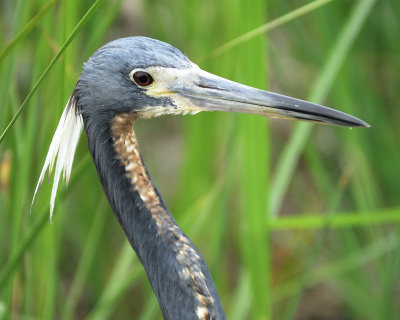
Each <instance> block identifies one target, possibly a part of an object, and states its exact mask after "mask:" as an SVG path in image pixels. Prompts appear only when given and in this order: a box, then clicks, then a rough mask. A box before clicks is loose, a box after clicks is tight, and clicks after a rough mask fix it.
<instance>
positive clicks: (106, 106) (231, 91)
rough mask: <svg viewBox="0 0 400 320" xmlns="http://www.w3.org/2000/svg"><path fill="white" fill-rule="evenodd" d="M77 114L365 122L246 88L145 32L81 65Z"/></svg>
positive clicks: (362, 124)
mask: <svg viewBox="0 0 400 320" xmlns="http://www.w3.org/2000/svg"><path fill="white" fill-rule="evenodd" d="M76 95H77V98H78V99H77V100H78V104H77V107H78V109H79V110H80V112H81V113H82V115H83V116H84V117H85V116H88V117H90V116H91V115H98V114H101V115H109V116H113V115H115V114H119V113H136V114H137V116H138V117H139V118H152V117H155V116H160V115H165V114H188V113H197V112H200V111H232V112H242V113H252V114H257V115H261V116H266V117H273V118H285V119H298V120H305V121H312V122H318V123H324V124H334V125H341V126H349V127H368V126H369V125H368V124H367V123H366V122H364V121H362V120H359V119H357V118H355V117H353V116H350V115H347V114H345V113H343V112H340V111H337V110H334V109H331V108H327V107H323V106H321V105H317V104H314V103H311V102H307V101H303V100H299V99H295V98H291V97H287V96H283V95H280V94H276V93H272V92H268V91H264V90H260V89H256V88H252V87H248V86H245V85H242V84H239V83H236V82H233V81H229V80H226V79H224V78H221V77H218V76H216V75H213V74H211V73H208V72H206V71H203V70H201V69H200V68H199V67H198V66H197V65H196V64H194V63H192V62H191V61H190V60H189V59H188V58H187V57H186V56H185V55H184V54H183V53H182V52H181V51H179V50H178V49H176V48H174V47H173V46H171V45H169V44H167V43H164V42H161V41H158V40H155V39H150V38H145V37H130V38H122V39H118V40H115V41H112V42H110V43H108V44H106V45H105V46H103V47H101V48H100V49H99V50H97V51H96V52H95V53H94V54H93V55H92V57H91V58H90V59H89V61H88V62H87V63H86V64H85V67H84V70H83V72H82V74H81V76H80V78H79V80H78V84H77V86H76Z"/></svg>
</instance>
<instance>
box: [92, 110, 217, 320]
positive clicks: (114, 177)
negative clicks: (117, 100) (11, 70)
mask: <svg viewBox="0 0 400 320" xmlns="http://www.w3.org/2000/svg"><path fill="white" fill-rule="evenodd" d="M135 121H136V117H135V116H134V115H132V114H122V115H117V116H115V117H114V118H113V120H112V121H111V125H110V124H108V125H99V124H98V123H97V122H96V121H91V119H84V122H85V129H86V133H87V138H88V145H89V149H90V152H91V154H92V157H93V160H94V163H95V165H96V168H97V171H98V174H99V177H100V180H101V183H102V185H103V189H104V191H105V193H106V195H107V198H108V200H109V202H110V205H111V207H112V209H113V211H114V213H115V215H116V217H117V219H118V221H119V223H120V224H121V226H122V228H123V230H124V232H125V234H126V236H127V238H128V240H129V242H130V243H131V245H132V247H133V249H134V250H135V252H136V253H137V255H138V257H139V259H140V261H141V263H142V264H143V266H144V268H145V270H146V272H147V275H148V277H149V280H150V283H151V285H152V287H153V290H154V292H155V294H156V296H157V298H158V301H159V304H160V307H161V310H162V313H163V315H164V318H165V319H225V316H224V313H223V309H222V305H221V302H220V300H219V297H218V294H217V292H216V289H215V286H214V284H213V282H212V278H211V275H210V272H209V270H208V268H207V266H206V264H205V262H204V260H203V258H202V257H201V255H200V253H199V251H198V250H197V248H196V247H195V246H194V244H193V243H192V242H191V241H190V239H189V238H188V237H187V236H186V235H185V234H184V233H183V231H182V230H181V229H180V228H179V227H178V225H177V224H176V222H175V220H174V219H173V217H172V216H171V214H170V213H169V212H168V210H167V208H166V206H165V204H164V202H163V200H162V198H161V196H160V194H159V193H158V191H157V188H156V187H155V186H154V184H153V183H152V181H151V179H150V176H149V174H148V172H147V170H146V168H145V166H144V163H143V161H142V158H141V155H140V152H139V148H138V144H137V140H136V136H135V133H134V131H133V124H134V122H135Z"/></svg>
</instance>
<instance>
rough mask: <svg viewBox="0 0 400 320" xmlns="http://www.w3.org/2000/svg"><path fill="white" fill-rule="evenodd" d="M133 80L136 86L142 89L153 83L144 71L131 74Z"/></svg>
mask: <svg viewBox="0 0 400 320" xmlns="http://www.w3.org/2000/svg"><path fill="white" fill-rule="evenodd" d="M133 80H135V82H136V84H138V85H139V86H142V87H145V86H148V85H150V84H151V83H152V82H153V78H152V77H151V75H149V74H148V73H147V72H144V71H136V72H135V73H134V74H133Z"/></svg>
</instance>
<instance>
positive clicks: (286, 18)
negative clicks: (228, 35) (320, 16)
mask: <svg viewBox="0 0 400 320" xmlns="http://www.w3.org/2000/svg"><path fill="white" fill-rule="evenodd" d="M331 1H333V0H316V1H313V2H310V3H308V4H306V5H304V6H302V7H300V8H298V9H295V10H292V11H290V12H289V13H287V14H284V15H283V16H281V17H279V18H276V19H274V20H272V21H270V22H267V23H266V24H264V25H262V26H260V27H257V28H255V29H253V30H251V31H249V32H246V33H244V34H242V35H241V36H239V37H236V38H235V39H233V40H231V41H229V42H227V43H225V44H223V45H221V46H220V47H218V48H216V49H214V50H213V51H212V52H211V53H210V54H209V55H208V56H207V57H206V58H204V59H209V58H215V57H217V56H219V55H221V54H223V53H225V52H227V51H229V50H231V49H232V48H234V47H236V46H238V45H240V44H242V43H244V42H247V41H249V40H251V39H253V38H255V37H257V36H259V35H262V34H263V33H266V32H268V31H270V30H272V29H275V28H278V27H280V26H282V25H283V24H285V23H288V22H290V21H293V20H295V19H297V18H299V17H301V16H303V15H305V14H307V13H310V12H312V11H314V10H316V9H318V8H320V7H322V6H324V5H326V4H328V3H329V2H331Z"/></svg>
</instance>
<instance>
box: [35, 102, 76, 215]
mask: <svg viewBox="0 0 400 320" xmlns="http://www.w3.org/2000/svg"><path fill="white" fill-rule="evenodd" d="M75 102H76V101H75V98H74V97H73V96H72V97H71V98H70V99H69V100H68V103H67V105H66V107H65V109H64V112H63V114H62V115H61V119H60V122H59V123H58V126H57V129H56V132H55V133H54V136H53V139H52V140H51V144H50V148H49V151H48V152H47V156H46V160H45V162H44V166H43V169H42V172H41V173H40V177H39V181H38V183H37V185H36V189H35V193H34V195H33V199H32V204H33V202H34V201H35V197H36V193H37V192H38V190H39V187H40V186H41V185H42V182H43V179H44V176H45V174H46V170H47V168H48V169H49V175H51V172H52V170H53V166H54V162H55V160H56V158H57V163H56V170H55V172H54V182H53V188H52V189H51V198H50V221H51V219H52V217H53V210H54V202H55V199H56V194H57V188H58V183H59V181H60V176H61V173H63V179H64V180H66V182H67V185H68V182H69V178H70V175H71V169H72V162H73V161H74V155H75V150H76V147H77V145H78V141H79V137H80V136H81V132H82V127H83V121H82V116H81V115H80V114H78V113H77V112H76V109H75ZM57 155H58V156H57Z"/></svg>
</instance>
